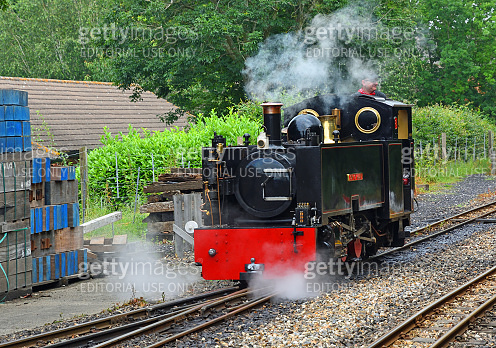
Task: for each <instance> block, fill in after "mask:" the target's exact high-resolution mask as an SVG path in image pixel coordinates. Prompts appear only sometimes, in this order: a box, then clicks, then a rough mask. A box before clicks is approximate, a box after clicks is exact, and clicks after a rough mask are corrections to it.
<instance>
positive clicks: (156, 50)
mask: <svg viewBox="0 0 496 348" xmlns="http://www.w3.org/2000/svg"><path fill="white" fill-rule="evenodd" d="M343 3H345V1H343V0H338V1H317V2H316V1H313V0H303V1H294V0H282V1H278V2H276V3H274V2H273V1H269V0H247V1H218V2H212V1H208V0H193V1H187V2H186V1H174V2H170V3H167V4H164V2H163V1H161V0H150V1H145V0H140V1H136V0H124V1H121V0H119V1H117V0H113V1H110V2H109V7H110V8H111V10H110V11H109V12H108V13H107V16H106V18H105V20H104V23H103V24H104V25H107V26H109V27H110V26H112V25H114V26H115V27H117V28H122V29H126V28H127V29H133V30H135V32H137V33H140V35H130V33H119V32H118V33H116V36H109V37H107V38H104V37H102V36H100V37H98V38H94V40H93V41H91V42H90V43H89V44H90V45H93V46H96V47H102V48H105V49H108V51H110V52H120V53H119V54H108V53H107V52H108V51H105V52H103V53H102V56H101V57H102V59H103V60H106V63H105V64H107V67H108V68H109V69H110V71H111V75H112V78H113V81H114V82H115V83H117V84H118V85H119V86H120V87H122V88H126V89H127V88H134V87H133V86H139V88H138V89H136V90H135V91H136V97H139V95H140V93H141V91H142V90H145V91H152V92H154V93H155V94H156V95H157V96H159V97H161V98H167V100H169V101H170V102H172V103H174V104H175V105H178V106H179V107H181V108H182V109H184V110H185V111H187V112H190V113H193V114H197V113H200V112H202V113H208V111H209V110H211V109H214V108H217V109H225V108H226V107H228V106H231V105H234V104H236V103H238V102H239V101H240V100H246V96H245V93H244V80H243V76H242V70H243V68H244V62H245V59H246V58H247V57H249V56H251V55H253V54H255V53H256V52H257V50H258V45H259V44H260V43H261V42H263V40H265V39H266V38H267V37H269V36H270V35H273V34H278V33H285V32H288V31H292V30H299V29H301V28H302V27H303V26H304V25H305V24H306V23H307V21H308V20H309V19H310V18H312V17H313V16H314V15H315V14H317V13H318V12H321V11H326V12H329V11H332V10H335V9H337V8H339V7H341V6H343ZM97 63H98V64H101V62H100V61H97ZM91 64H93V63H91ZM93 65H95V64H93ZM168 116H171V117H172V118H174V116H177V115H168ZM166 118H167V117H166ZM167 119H168V120H170V118H167Z"/></svg>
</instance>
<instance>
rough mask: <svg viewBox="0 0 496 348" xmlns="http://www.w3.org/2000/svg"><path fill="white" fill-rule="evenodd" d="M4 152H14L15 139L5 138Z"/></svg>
mask: <svg viewBox="0 0 496 348" xmlns="http://www.w3.org/2000/svg"><path fill="white" fill-rule="evenodd" d="M5 152H15V138H14V137H6V138H5Z"/></svg>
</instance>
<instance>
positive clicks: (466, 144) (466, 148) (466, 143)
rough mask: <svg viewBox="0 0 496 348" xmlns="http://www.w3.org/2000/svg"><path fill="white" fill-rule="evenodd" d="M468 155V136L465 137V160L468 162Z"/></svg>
mask: <svg viewBox="0 0 496 348" xmlns="http://www.w3.org/2000/svg"><path fill="white" fill-rule="evenodd" d="M467 156H468V138H467V137H465V162H467Z"/></svg>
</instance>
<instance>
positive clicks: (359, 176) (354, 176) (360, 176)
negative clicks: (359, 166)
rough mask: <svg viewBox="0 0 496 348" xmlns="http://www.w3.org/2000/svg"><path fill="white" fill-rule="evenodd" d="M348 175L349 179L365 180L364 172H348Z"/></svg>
mask: <svg viewBox="0 0 496 348" xmlns="http://www.w3.org/2000/svg"><path fill="white" fill-rule="evenodd" d="M346 177H347V178H348V181H359V180H363V173H353V174H346Z"/></svg>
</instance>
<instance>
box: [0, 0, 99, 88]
mask: <svg viewBox="0 0 496 348" xmlns="http://www.w3.org/2000/svg"><path fill="white" fill-rule="evenodd" d="M0 1H2V0H0ZM3 3H5V2H3ZM0 4H1V3H0ZM101 7H102V6H101V4H100V2H99V1H92V0H80V1H70V2H67V1H64V0H17V1H13V2H12V3H11V4H10V6H9V7H8V8H7V9H6V10H5V12H4V13H2V16H1V17H0V47H2V49H1V50H0V61H2V64H1V65H0V75H3V76H18V77H39V78H54V79H74V80H83V79H85V77H86V76H87V75H88V73H89V70H88V68H87V67H86V66H85V60H86V59H87V58H86V57H84V54H82V53H83V52H82V51H81V45H80V44H79V42H78V34H79V31H80V28H84V27H92V26H95V25H96V20H97V17H96V15H97V14H98V12H101V11H100V10H99V9H100V8H101Z"/></svg>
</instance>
